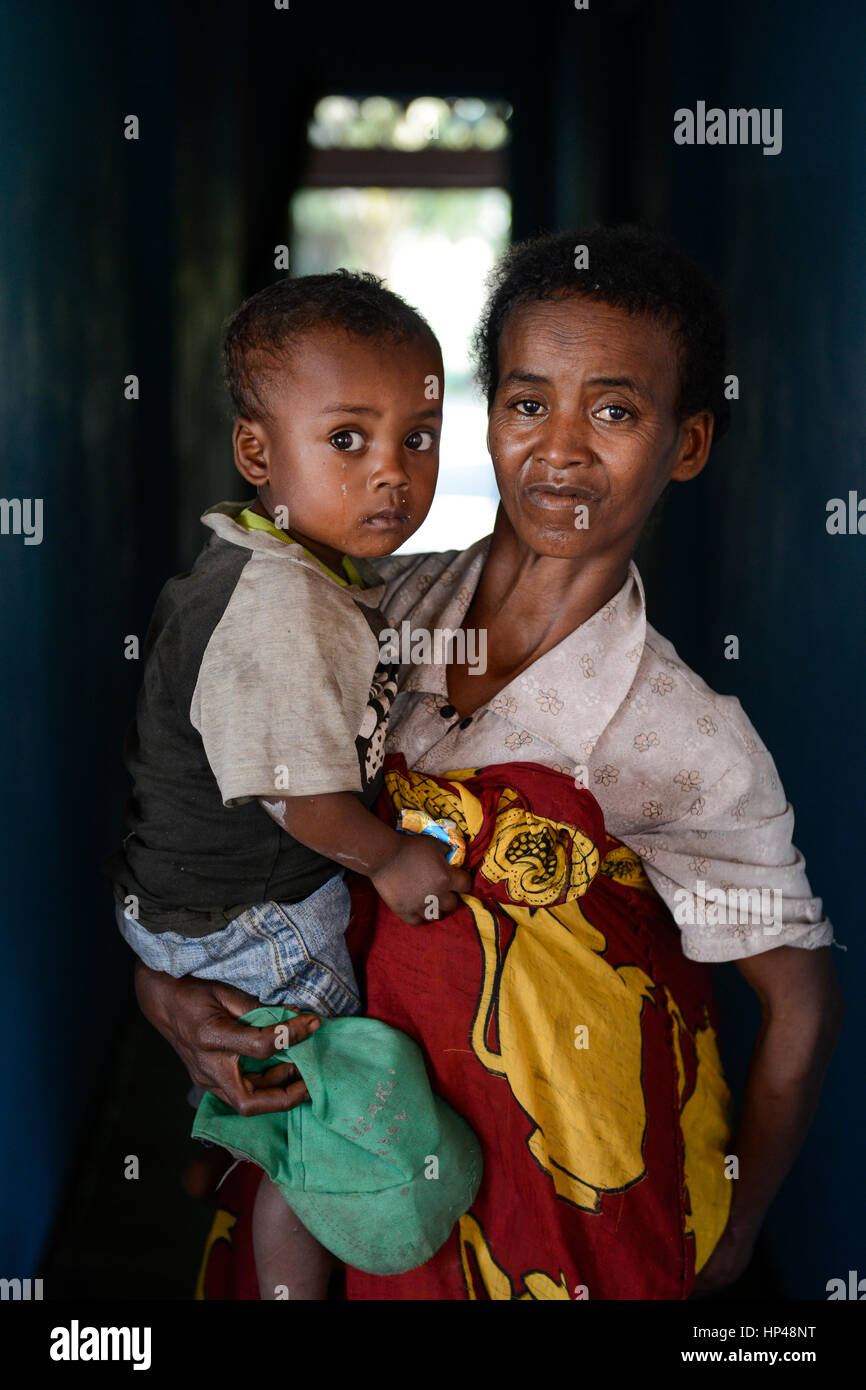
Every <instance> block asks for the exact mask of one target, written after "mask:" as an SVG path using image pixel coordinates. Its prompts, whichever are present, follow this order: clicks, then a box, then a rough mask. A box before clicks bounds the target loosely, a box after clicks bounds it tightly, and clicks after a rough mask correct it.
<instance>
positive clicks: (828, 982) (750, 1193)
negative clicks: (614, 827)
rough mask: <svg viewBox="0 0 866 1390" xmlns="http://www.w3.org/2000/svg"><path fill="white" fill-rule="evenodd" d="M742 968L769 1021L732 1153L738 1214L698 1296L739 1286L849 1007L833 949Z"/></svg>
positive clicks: (771, 956)
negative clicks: (736, 1172) (735, 1164)
mask: <svg viewBox="0 0 866 1390" xmlns="http://www.w3.org/2000/svg"><path fill="white" fill-rule="evenodd" d="M736 964H737V967H738V969H739V971H740V974H741V975H742V976H743V978H744V979H745V980H747V981H748V983H749V984H750V985H751V987H752V989H753V990H754V991H755V993H756V994H757V996H758V998H759V1000H760V1003H761V1015H762V1018H761V1026H760V1029H759V1032H758V1037H757V1039H756V1042H755V1046H754V1048H753V1050H752V1058H751V1062H750V1065H749V1074H748V1077H747V1080H746V1089H745V1093H744V1096H743V1105H742V1111H741V1115H740V1124H739V1129H738V1132H737V1137H736V1141H735V1143H734V1145H733V1150H732V1151H733V1153H734V1154H736V1156H737V1158H738V1160H739V1176H738V1177H737V1178H736V1180H734V1190H733V1196H732V1202H731V1213H730V1217H729V1219H728V1224H727V1226H726V1228H725V1231H724V1234H723V1235H722V1238H721V1240H720V1241H719V1243H718V1245H717V1246H716V1248H715V1250H714V1251H713V1253H712V1255H711V1256H710V1258H709V1260H708V1261H707V1263H706V1264H705V1265H704V1268H703V1269H702V1270H701V1272H700V1273H699V1275H698V1277H697V1280H696V1283H695V1290H694V1292H695V1293H696V1294H703V1293H711V1292H713V1291H714V1290H715V1289H717V1288H722V1287H724V1286H725V1285H726V1284H730V1283H732V1282H733V1281H734V1280H735V1279H737V1278H739V1276H740V1275H741V1274H742V1272H743V1270H744V1269H745V1268H746V1265H747V1264H748V1262H749V1259H750V1258H751V1254H752V1250H753V1249H754V1245H755V1241H756V1240H757V1237H758V1234H759V1232H760V1229H761V1226H762V1224H763V1221H764V1217H765V1216H766V1214H767V1210H768V1208H769V1206H770V1203H771V1202H772V1201H773V1198H774V1197H775V1195H776V1193H777V1191H778V1190H779V1188H780V1186H781V1185H782V1182H783V1181H784V1179H785V1177H786V1175H787V1173H788V1171H789V1169H790V1167H791V1165H792V1163H793V1162H794V1159H795V1158H796V1156H797V1154H798V1152H799V1150H800V1146H801V1145H802V1143H803V1140H804V1139H805V1137H806V1133H807V1131H808V1128H809V1125H810V1123H811V1120H812V1116H813V1115H814V1113H815V1108H816V1106H817V1104H818V1097H819V1094H820V1091H821V1085H822V1082H823V1080H824V1073H825V1071H826V1070H827V1064H828V1062H829V1061H830V1057H831V1056H832V1054H833V1051H834V1049H835V1047H836V1042H837V1040H838V1037H839V1031H840V1028H841V1025H842V1017H843V1014H844V1009H845V1006H844V1001H843V998H842V994H841V991H840V989H839V984H838V981H837V979H836V971H835V969H834V966H833V962H832V960H831V958H830V948H829V946H825V947H823V948H820V949H818V950H815V951H806V950H800V949H798V948H797V947H794V946H779V947H777V948H776V949H775V950H772V951H765V952H763V953H761V954H760V955H756V956H749V957H747V958H746V959H744V960H738V961H737V962H736Z"/></svg>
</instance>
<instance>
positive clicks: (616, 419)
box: [598, 404, 632, 425]
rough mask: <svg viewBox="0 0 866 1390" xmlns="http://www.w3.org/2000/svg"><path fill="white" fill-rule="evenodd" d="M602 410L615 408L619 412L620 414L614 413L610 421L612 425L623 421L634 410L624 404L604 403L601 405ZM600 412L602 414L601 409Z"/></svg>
mask: <svg viewBox="0 0 866 1390" xmlns="http://www.w3.org/2000/svg"><path fill="white" fill-rule="evenodd" d="M601 410H614V411H618V412H619V414H617V415H614V416H613V418H612V419H611V421H610V423H611V424H612V425H618V424H620V423H621V421H623V420H625V419H627V418H628V417H629V416H630V415H631V414H632V412H631V411H630V410H628V409H627V408H626V407H625V406H624V405H613V404H611V405H603V406H602V407H601ZM598 413H599V414H601V411H599V412H598Z"/></svg>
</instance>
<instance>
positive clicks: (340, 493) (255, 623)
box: [113, 270, 469, 1299]
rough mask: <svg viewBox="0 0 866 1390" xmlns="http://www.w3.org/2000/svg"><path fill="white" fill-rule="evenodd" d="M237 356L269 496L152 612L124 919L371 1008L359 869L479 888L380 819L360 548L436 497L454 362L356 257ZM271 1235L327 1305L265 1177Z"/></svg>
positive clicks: (380, 725)
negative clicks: (359, 945) (360, 963)
mask: <svg viewBox="0 0 866 1390" xmlns="http://www.w3.org/2000/svg"><path fill="white" fill-rule="evenodd" d="M225 366H226V380H227V385H228V388H229V392H230V394H231V397H232V401H233V404H234V409H235V413H236V420H235V425H234V457H235V464H236V466H237V468H238V471H239V472H240V473H241V475H242V477H244V478H245V479H246V481H247V482H248V483H250V484H251V485H252V486H253V487H254V488H255V489H256V492H257V500H256V501H255V502H254V503H253V504H252V505H251V506H245V505H244V504H242V503H237V504H235V503H221V504H220V505H219V506H216V507H212V508H211V509H210V510H209V511H207V512H206V513H205V514H204V516H203V517H202V521H203V522H204V524H205V525H206V526H208V527H209V528H210V530H211V531H212V532H213V534H212V535H211V537H210V539H209V541H208V543H207V545H206V546H205V547H204V549H203V551H202V552H201V554H200V555H199V557H198V559H197V560H196V562H195V565H194V566H193V568H192V570H191V571H190V572H189V573H187V574H183V575H180V576H178V577H177V578H174V579H171V580H169V582H168V583H167V584H166V586H165V588H164V589H163V591H162V593H161V595H160V598H159V600H158V602H157V606H156V610H155V613H154V617H153V621H152V624H151V627H150V630H149V633H148V637H147V643H146V650H145V667H144V683H143V689H142V692H141V695H140V697H139V702H138V706H137V711H136V721H135V724H134V725H133V727H132V729H131V731H130V735H129V739H128V744H127V764H128V766H129V769H130V772H131V774H132V776H133V779H134V791H133V796H132V799H131V802H130V817H129V819H130V825H131V833H130V834H129V835H128V836H127V839H126V840H125V842H124V845H123V850H122V851H121V852H120V854H119V855H118V856H117V857H116V859H115V862H114V865H113V876H114V879H115V898H116V900H117V903H118V908H117V916H118V923H119V926H120V929H121V931H122V933H123V935H124V937H125V939H126V940H127V941H128V942H129V944H130V945H131V946H132V947H133V949H134V950H135V951H136V952H137V953H138V955H139V956H140V957H141V959H142V960H143V961H144V962H145V963H146V964H147V965H149V966H150V967H151V968H153V969H156V970H163V971H168V972H169V973H170V974H172V975H174V976H176V977H177V976H181V975H187V974H192V975H199V976H203V977H205V978H209V979H216V980H221V981H224V982H226V983H228V984H232V985H235V986H236V987H238V988H239V989H243V990H246V991H248V992H249V993H251V994H253V995H255V996H256V997H257V998H258V999H259V1000H260V1001H261V1002H262V1003H264V1004H281V1005H284V1006H285V1007H288V1008H292V1009H295V1010H303V1011H312V1012H315V1013H317V1014H321V1015H324V1016H330V1017H333V1016H337V1015H341V1014H357V1013H359V1012H360V1009H361V1001H360V997H359V992H358V986H357V984H356V982H355V977H354V973H353V970H352V966H351V962H350V960H349V955H348V952H347V949H346V945H345V941H344V936H343V934H344V932H345V929H346V926H347V924H348V920H349V894H348V891H347V889H346V886H345V883H344V882H343V868H351V869H353V870H355V871H357V872H358V873H362V874H366V875H367V876H368V877H369V878H370V879H371V880H372V882H373V883H374V885H375V887H376V889H377V891H378V892H379V893H380V894H381V896H382V897H383V898H384V899H385V901H386V902H387V903H388V904H389V905H390V906H391V907H392V908H393V910H394V911H395V912H396V913H397V914H398V915H399V916H400V917H402V918H403V919H404V920H405V921H407V922H410V923H418V922H421V921H423V920H424V919H425V916H427V917H429V916H430V915H431V911H430V905H431V900H433V904H434V908H435V905H436V904H438V910H439V914H440V915H444V914H446V913H447V912H449V911H451V910H452V908H453V907H454V906H456V898H455V893H456V892H458V891H465V890H466V889H467V888H468V886H469V879H468V875H466V874H465V873H463V872H461V871H460V870H458V869H454V868H451V867H450V866H449V865H448V863H447V862H446V853H447V848H446V849H443V847H441V846H440V845H438V843H437V842H436V841H434V840H431V839H425V838H420V837H419V838H417V839H414V838H412V837H408V836H401V835H399V834H398V833H397V832H396V831H395V830H394V829H392V828H391V827H390V826H388V825H386V824H385V823H384V822H382V821H380V820H379V819H377V817H376V816H375V814H374V813H373V811H372V809H371V808H372V806H373V803H374V802H375V800H376V798H377V796H378V793H379V790H380V787H381V783H382V763H383V748H384V741H385V732H386V726H387V720H388V711H389V706H390V702H391V699H392V697H393V695H394V693H395V690H396V668H395V667H394V666H391V665H389V664H388V663H387V662H384V661H380V659H379V642H378V636H379V633H380V632H381V631H382V629H383V628H384V626H385V623H384V619H382V617H381V616H380V614H379V612H378V609H377V607H376V605H377V602H378V600H379V598H380V596H381V593H382V590H383V587H384V586H383V585H382V583H381V581H380V580H379V577H378V575H377V574H376V572H375V570H373V568H372V566H370V565H367V564H365V563H364V561H365V559H368V558H371V557H375V556H382V555H386V554H389V553H390V552H392V551H394V550H396V549H397V548H398V547H399V546H400V545H402V543H403V542H404V541H405V540H406V539H407V537H409V536H411V535H412V533H413V532H414V531H416V530H417V528H418V527H419V526H420V525H421V522H422V521H423V520H424V517H425V516H426V515H427V512H428V510H429V507H430V503H431V501H432V498H433V492H434V489H435V485H436V475H437V469H438V451H439V431H440V427H441V409H442V402H441V397H442V374H443V373H442V358H441V353H440V350H439V346H438V343H437V342H436V339H435V337H434V335H433V333H432V331H431V330H430V327H429V325H428V324H427V323H426V322H425V320H424V319H423V318H422V317H421V316H420V315H419V314H418V313H417V312H416V311H415V310H414V309H412V308H410V307H409V305H407V304H406V303H404V301H403V300H401V299H400V298H399V297H398V296H397V295H395V294H393V293H391V292H390V291H389V290H387V289H385V288H384V287H383V285H382V283H381V282H380V281H379V280H377V279H376V278H375V277H374V276H371V275H354V274H350V273H349V272H347V271H344V270H341V271H337V272H336V273H335V274H332V275H312V276H307V277H305V278H301V279H297V280H281V281H279V282H278V283H276V284H274V285H271V286H270V287H269V288H267V289H265V290H262V291H261V292H260V293H259V294H256V295H254V296H253V297H252V298H251V299H249V300H247V302H246V303H245V304H243V305H242V306H241V308H240V309H239V310H238V312H237V313H236V314H235V315H234V317H233V318H232V319H231V321H230V322H229V324H228V326H227V329H226V334H225ZM349 556H353V557H354V559H349V558H348V557H349ZM340 866H343V867H340ZM254 1244H255V1253H256V1267H257V1273H258V1278H259V1284H260V1289H261V1295H262V1297H263V1298H274V1297H275V1288H276V1287H277V1286H279V1285H284V1286H286V1287H287V1288H288V1290H289V1295H290V1297H291V1298H302V1299H321V1298H324V1297H325V1294H326V1288H327V1280H328V1275H329V1273H330V1270H331V1267H332V1265H333V1259H332V1257H331V1256H330V1255H329V1254H328V1253H327V1252H326V1251H324V1250H323V1249H322V1248H321V1247H320V1246H319V1245H318V1244H317V1242H316V1241H314V1240H313V1238H312V1236H310V1235H309V1233H308V1232H307V1231H306V1230H305V1229H304V1227H303V1226H302V1225H301V1223H300V1222H299V1221H298V1220H297V1218H296V1217H295V1216H294V1214H293V1213H292V1212H291V1211H290V1210H289V1208H288V1207H287V1206H286V1204H285V1202H284V1200H283V1198H282V1197H281V1195H280V1194H279V1192H278V1190H277V1189H276V1187H274V1185H273V1184H272V1183H271V1182H270V1181H269V1180H267V1179H263V1180H262V1183H261V1187H260V1190H259V1196H258V1199H257V1206H256V1211H255V1217H254Z"/></svg>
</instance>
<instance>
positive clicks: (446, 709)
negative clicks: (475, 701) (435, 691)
mask: <svg viewBox="0 0 866 1390" xmlns="http://www.w3.org/2000/svg"><path fill="white" fill-rule="evenodd" d="M439 713H440V714H441V715H442V718H443V719H453V718H454V716H455V714H456V713H457V711H456V709H455V708H454V706H453V705H443V706H442V708H441V709H440V711H439Z"/></svg>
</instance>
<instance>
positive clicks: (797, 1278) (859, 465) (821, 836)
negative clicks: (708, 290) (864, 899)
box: [624, 0, 866, 1298]
mask: <svg viewBox="0 0 866 1390" xmlns="http://www.w3.org/2000/svg"><path fill="white" fill-rule="evenodd" d="M643 39H644V45H645V57H646V65H645V68H644V85H643V86H642V87H641V89H640V98H639V100H640V113H639V115H637V116H636V118H635V122H634V126H633V131H632V136H633V141H634V143H635V145H636V146H637V148H638V150H639V151H643V150H646V151H647V153H646V157H645V159H643V160H642V164H643V166H644V167H645V168H651V169H652V172H653V179H652V183H651V184H647V185H646V186H645V187H644V188H643V189H642V190H640V191H639V193H638V194H637V195H636V196H635V197H634V201H633V203H632V205H631V206H630V207H629V208H627V209H624V212H625V213H626V215H630V216H635V215H639V214H640V213H643V214H644V215H646V216H648V217H651V218H653V219H654V220H655V221H656V223H657V225H659V226H661V227H662V228H663V229H664V230H666V231H668V232H669V233H670V234H671V235H672V236H673V238H674V239H675V240H676V241H677V242H678V244H679V245H680V246H681V247H682V248H683V249H684V250H686V251H688V252H689V253H690V254H692V255H693V256H695V258H696V259H698V260H700V261H701V263H702V264H704V265H705V266H706V267H707V269H709V270H710V271H711V272H712V273H713V274H714V275H715V276H716V278H717V280H718V281H719V282H720V284H721V286H722V288H723V291H724V296H725V299H726V302H727V304H728V307H729V309H730V311H731V314H732V317H733V320H734V328H735V337H736V352H735V370H736V372H737V374H738V376H739V383H740V400H739V402H735V403H734V407H733V408H734V423H733V426H732V429H731V432H730V435H729V436H728V437H727V438H726V439H725V441H724V443H723V444H722V445H721V446H720V447H719V449H718V452H717V455H714V456H713V457H711V460H710V464H709V465H708V467H707V469H706V471H705V473H704V474H703V475H702V477H701V478H699V479H697V480H696V481H695V482H693V483H690V484H688V485H687V486H680V487H675V489H674V494H673V495H672V497H671V500H670V503H669V505H668V507H667V508H666V510H665V513H664V515H663V519H662V524H661V526H660V528H659V531H658V533H657V535H656V536H655V537H654V538H653V541H652V544H650V545H649V546H647V547H646V552H647V558H646V563H645V565H644V577H645V579H646V581H647V585H648V589H649V609H650V617H651V619H652V620H653V621H654V622H655V624H656V626H657V627H659V628H660V629H661V631H663V632H664V633H665V634H666V635H667V636H669V637H670V638H671V640H672V641H673V642H674V643H675V645H676V646H677V647H678V648H679V650H680V652H681V653H682V654H683V655H684V656H685V658H686V659H687V660H688V661H689V662H690V663H691V664H692V665H693V666H694V667H695V668H696V669H697V670H698V671H699V672H700V673H701V674H702V675H703V676H704V678H705V679H706V680H707V681H708V682H709V683H710V685H712V686H713V687H714V688H715V689H717V690H720V691H722V692H723V693H726V694H728V693H729V694H734V695H736V696H738V697H739V699H740V700H741V702H742V704H743V706H744V708H745V710H746V712H747V713H748V715H749V716H750V718H751V719H752V721H753V722H754V724H755V725H756V727H757V729H758V731H759V732H760V734H761V736H762V738H763V739H764V740H765V742H766V743H767V744H768V746H769V748H770V750H771V752H772V753H773V755H774V757H775V759H776V763H777V766H778V768H779V772H780V775H781V778H782V782H783V785H784V786H785V789H786V792H787V794H788V799H789V801H790V802H791V803H792V805H793V806H794V809H795V812H796V831H795V843H796V844H797V846H798V848H799V849H801V850H802V852H803V853H804V855H805V857H806V861H807V871H808V873H809V877H810V880H811V883H812V890H813V892H814V893H816V894H818V895H819V896H822V897H823V898H824V902H825V909H826V911H827V913H828V915H829V916H830V918H831V920H832V921H833V923H834V926H835V929H836V933H837V937H838V939H839V941H840V942H841V943H842V945H843V946H845V947H846V948H847V949H846V950H844V951H842V950H834V952H833V954H834V959H835V964H836V966H837V969H838V971H839V974H840V978H841V980H842V985H843V989H844V991H845V993H846V996H847V1000H848V1014H847V1018H846V1024H845V1030H844V1034H843V1039H842V1042H841V1045H840V1049H839V1052H838V1053H837V1055H836V1058H835V1060H834V1062H833V1064H832V1067H831V1071H830V1074H829V1077H828V1081H827V1084H826V1088H825V1091H824V1095H823V1098H822V1101H821V1105H820V1109H819V1111H818V1114H817V1117H816V1120H815V1123H814V1125H813V1128H812V1131H811V1134H810V1136H809V1138H808V1140H807V1143H806V1146H805V1149H804V1151H803V1153H802V1155H801V1157H800V1158H799V1160H798V1162H797V1164H796V1166H795V1168H794V1170H793V1172H792V1174H791V1176H790V1178H789V1179H788V1181H787V1182H786V1184H785V1186H784V1188H783V1190H782V1192H781V1194H780V1196H779V1198H778V1199H777V1201H776V1203H775V1205H774V1207H773V1209H772V1211H771V1214H770V1218H769V1221H768V1227H767V1229H768V1234H769V1237H770V1248H771V1250H772V1253H773V1255H774V1257H775V1260H776V1263H777V1265H778V1268H779V1274H780V1277H781V1280H782V1282H783V1286H784V1287H786V1288H787V1289H788V1291H789V1292H790V1294H791V1296H793V1297H799V1298H825V1297H826V1283H827V1280H828V1279H830V1278H834V1277H837V1276H842V1277H845V1276H846V1275H847V1271H848V1270H849V1269H850V1268H857V1267H859V1268H860V1270H861V1273H862V1272H863V1268H864V1257H866V1218H864V1207H863V1202H862V1199H861V1197H860V1186H861V1175H862V1172H863V1164H864V1147H866V1145H864V1122H863V1112H862V1105H861V1100H862V1095H863V1080H862V1071H863V1061H862V1058H863V1047H862V1021H861V1020H862V999H863V994H864V989H866V973H864V958H863V951H862V946H861V943H860V940H859V926H860V922H861V920H862V905H861V903H860V876H859V872H858V869H859V864H860V857H861V854H862V836H863V826H864V815H863V805H864V794H863V787H864V782H866V765H864V740H863V738H862V735H861V733H860V731H859V730H860V724H861V710H862V707H863V687H864V665H866V662H864V651H866V642H864V639H866V619H864V571H866V564H864V561H866V536H859V535H858V536H847V535H846V536H831V535H829V534H828V533H827V530H826V525H825V522H826V518H827V512H826V504H827V501H828V499H830V498H832V497H843V498H847V496H848V492H849V489H859V495H860V497H866V465H864V460H866V414H864V411H863V400H864V387H863V382H864V378H866V334H864V323H866V271H864V252H866V235H864V227H866V181H864V177H863V132H864V127H866V89H864V83H863V57H864V52H866V10H864V9H863V7H862V6H860V5H856V4H854V3H851V4H830V5H825V6H822V7H815V6H813V5H811V4H786V5H784V6H781V5H779V6H756V5H754V4H750V3H748V0H735V3H729V4H726V5H724V6H713V7H708V6H707V7H701V9H700V18H699V21H698V14H697V11H696V7H695V6H694V5H690V4H688V3H682V4H678V5H676V6H672V7H671V8H670V10H669V11H667V12H666V15H665V19H664V22H663V23H660V24H658V25H655V26H652V27H650V28H648V29H647V30H646V31H645V33H644V35H643ZM698 100H704V101H706V103H707V105H708V106H719V107H722V108H727V107H736V106H746V107H751V106H756V107H759V108H760V107H770V108H772V107H781V108H782V110H783V127H782V129H783V147H782V151H781V153H780V154H778V155H775V156H765V155H763V154H762V152H761V150H760V149H759V148H752V147H734V148H724V147H712V148H711V147H706V146H705V147H704V148H703V149H700V148H697V147H695V148H689V147H681V146H676V145H675V144H674V143H673V139H672V130H673V112H674V111H675V110H676V109H677V108H678V107H690V108H692V109H694V106H695V103H696V102H697V101H698ZM638 158H640V155H639V156H638ZM729 633H735V634H737V635H738V636H739V638H740V657H739V660H738V661H729V660H725V658H724V656H723V644H724V638H725V636H726V635H727V634H729ZM718 973H719V975H720V977H721V978H720V982H719V984H720V993H721V994H722V997H723V1000H724V1025H725V1051H726V1059H727V1061H728V1064H729V1070H730V1073H731V1076H732V1077H734V1078H736V1079H737V1080H738V1081H741V1079H742V1077H743V1075H744V1071H745V1065H746V1062H747V1059H748V1047H749V1045H750V1043H751V1038H752V1035H753V1028H754V1005H753V999H752V996H751V994H750V991H748V990H747V989H746V987H745V986H743V985H742V982H741V981H740V980H739V978H738V977H737V976H736V972H735V971H734V969H733V967H725V968H723V969H722V970H720V971H719V972H718Z"/></svg>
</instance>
